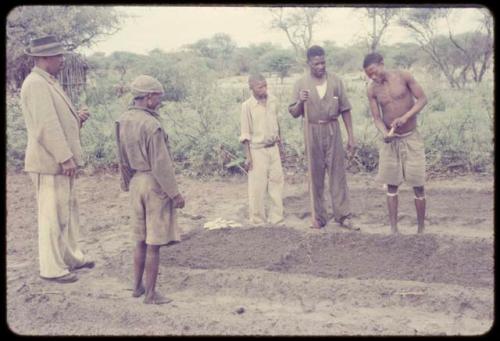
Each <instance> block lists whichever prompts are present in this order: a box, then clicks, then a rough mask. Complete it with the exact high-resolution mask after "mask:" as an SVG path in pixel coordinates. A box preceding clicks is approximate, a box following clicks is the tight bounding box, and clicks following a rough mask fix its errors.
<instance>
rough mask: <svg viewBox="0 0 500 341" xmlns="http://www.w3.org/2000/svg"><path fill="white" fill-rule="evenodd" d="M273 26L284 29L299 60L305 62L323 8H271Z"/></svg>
mask: <svg viewBox="0 0 500 341" xmlns="http://www.w3.org/2000/svg"><path fill="white" fill-rule="evenodd" d="M270 11H271V14H272V16H273V19H272V22H271V28H274V29H279V30H282V31H283V32H284V33H285V34H286V36H287V38H288V41H289V42H290V44H292V46H293V49H294V50H295V54H296V58H297V61H299V62H303V61H304V56H305V55H306V50H307V49H308V48H309V47H310V46H311V43H312V41H313V33H314V28H315V27H316V26H318V24H320V23H321V21H322V17H321V8H319V7H316V8H311V7H299V8H290V9H284V8H282V7H280V8H272V9H270Z"/></svg>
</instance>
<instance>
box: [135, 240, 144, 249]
mask: <svg viewBox="0 0 500 341" xmlns="http://www.w3.org/2000/svg"><path fill="white" fill-rule="evenodd" d="M135 247H136V249H138V250H141V251H145V250H146V247H147V245H146V242H145V241H144V240H141V241H138V242H137V243H136V244H135Z"/></svg>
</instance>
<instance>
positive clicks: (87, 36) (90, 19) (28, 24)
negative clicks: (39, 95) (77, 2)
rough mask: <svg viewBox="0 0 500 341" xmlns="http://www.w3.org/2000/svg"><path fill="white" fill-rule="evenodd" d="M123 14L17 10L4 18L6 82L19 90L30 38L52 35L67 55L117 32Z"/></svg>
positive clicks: (64, 9)
mask: <svg viewBox="0 0 500 341" xmlns="http://www.w3.org/2000/svg"><path fill="white" fill-rule="evenodd" d="M122 17H124V14H122V13H120V12H118V11H117V10H116V9H114V8H113V7H96V6H19V7H15V8H14V9H12V10H11V11H10V13H9V15H8V16H7V23H6V36H7V49H6V56H7V81H8V83H11V85H12V86H13V87H15V88H19V87H20V85H21V83H22V81H23V80H24V77H25V76H26V75H27V74H28V73H29V70H30V69H31V65H32V63H31V62H30V59H29V58H28V57H27V56H26V55H25V54H24V50H25V48H26V47H27V46H28V45H29V42H30V40H31V39H33V38H38V37H41V36H44V35H55V36H56V37H58V38H59V39H60V40H61V41H62V42H63V44H64V45H65V47H66V48H67V49H68V50H70V51H75V50H77V49H78V48H79V47H89V46H91V45H92V44H93V43H95V42H97V41H98V40H99V39H100V38H102V37H103V36H106V35H111V34H113V33H115V32H117V31H118V29H119V28H120V24H121V18H122Z"/></svg>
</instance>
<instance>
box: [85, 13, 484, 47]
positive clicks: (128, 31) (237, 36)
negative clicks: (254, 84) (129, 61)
mask: <svg viewBox="0 0 500 341" xmlns="http://www.w3.org/2000/svg"><path fill="white" fill-rule="evenodd" d="M268 8H269V7H262V6H259V7H257V6H252V7H250V6H237V7H228V6H221V7H214V6H204V7H202V6H117V7H116V9H117V10H119V11H122V12H124V13H126V14H128V15H131V16H133V17H131V18H128V19H126V20H125V22H124V23H123V25H122V29H121V30H120V31H118V32H117V33H115V34H114V35H112V36H109V37H106V38H104V39H103V40H102V41H101V42H99V43H97V44H95V45H94V46H93V47H92V48H91V49H88V50H87V49H86V50H83V51H82V52H83V53H85V54H91V53H94V52H104V53H106V54H109V53H112V52H114V51H128V52H134V53H140V54H146V53H148V52H149V51H151V50H153V49H156V48H158V49H161V50H163V51H165V52H172V51H176V50H178V49H180V48H181V47H182V46H183V45H186V44H192V43H195V42H196V41H198V40H200V39H203V38H210V37H212V36H213V35H214V34H216V33H227V34H229V35H230V36H231V38H232V39H233V40H234V41H235V42H236V44H237V45H238V46H239V47H244V46H248V45H250V44H252V43H255V44H258V43H262V42H271V43H275V44H278V45H281V46H283V47H289V46H290V43H289V42H288V40H287V38H286V35H285V33H284V32H282V31H278V30H271V29H270V28H269V26H270V22H271V18H272V17H271V14H270V13H269V10H268ZM323 18H324V20H323V23H322V24H321V25H320V26H318V27H317V28H316V29H315V32H314V36H313V39H314V41H313V43H316V44H321V43H322V42H323V41H325V40H331V41H334V42H336V43H337V44H338V45H339V46H346V45H349V44H351V43H353V42H355V41H359V40H360V39H362V37H363V36H364V35H366V32H368V31H369V30H370V25H369V22H368V21H367V20H366V19H365V18H364V17H363V15H362V10H360V9H355V8H353V7H329V8H324V9H323ZM478 18H479V15H478V13H477V9H471V8H456V9H454V15H453V17H452V21H451V25H452V28H453V32H454V33H461V32H464V31H467V30H473V29H475V28H476V27H477V26H478V22H477V19H478ZM442 29H443V30H444V32H443V33H446V32H447V30H446V26H445V25H444V23H443V26H442ZM408 38H409V36H408V34H407V33H406V32H405V31H404V30H403V29H401V28H392V29H390V30H388V31H387V32H386V34H385V36H384V39H383V43H389V44H391V43H396V42H403V41H408Z"/></svg>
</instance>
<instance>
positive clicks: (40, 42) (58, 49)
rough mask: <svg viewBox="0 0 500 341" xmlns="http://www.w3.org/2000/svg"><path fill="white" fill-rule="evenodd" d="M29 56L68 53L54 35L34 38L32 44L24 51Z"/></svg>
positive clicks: (49, 55)
mask: <svg viewBox="0 0 500 341" xmlns="http://www.w3.org/2000/svg"><path fill="white" fill-rule="evenodd" d="M24 53H26V54H27V55H28V56H33V57H51V56H57V55H59V54H65V53H68V51H66V50H65V49H64V47H63V45H62V44H61V42H59V41H58V40H57V39H56V37H54V36H46V37H42V38H37V39H32V40H31V42H30V46H29V47H28V48H27V49H26V50H25V51H24Z"/></svg>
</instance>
